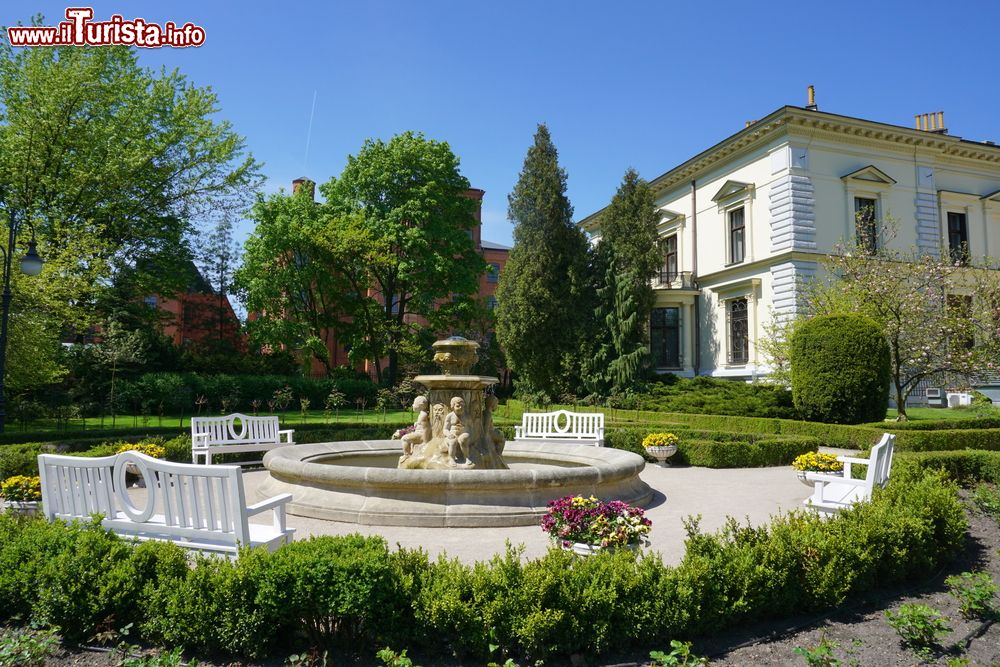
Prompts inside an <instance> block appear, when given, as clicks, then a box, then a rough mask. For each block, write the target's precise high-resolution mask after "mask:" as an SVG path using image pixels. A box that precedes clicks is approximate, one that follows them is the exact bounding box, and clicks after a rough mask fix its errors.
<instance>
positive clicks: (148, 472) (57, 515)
mask: <svg viewBox="0 0 1000 667" xmlns="http://www.w3.org/2000/svg"><path fill="white" fill-rule="evenodd" d="M128 468H131V469H132V470H138V472H139V473H140V474H141V475H142V476H143V478H144V479H145V481H146V487H145V489H136V490H134V491H133V492H131V494H134V495H135V496H139V497H140V498H139V500H142V499H141V496H145V504H142V503H141V502H140V504H141V505H142V506H141V507H140V506H138V505H136V502H135V501H136V498H134V497H133V495H130V492H129V490H128V489H127V488H126V486H125V474H126V471H127V469H128ZM38 469H39V471H40V474H41V482H42V508H43V511H44V513H45V516H46V518H47V519H49V520H50V521H51V520H53V519H63V520H67V521H72V520H74V519H83V520H89V519H90V516H91V515H92V514H94V513H100V514H103V515H104V519H103V520H102V525H103V526H104V527H105V528H106V529H108V530H110V531H113V532H115V533H118V534H119V535H122V536H125V537H134V538H136V539H140V540H147V539H159V540H168V541H171V542H176V543H177V544H180V545H181V546H184V547H188V548H194V549H200V550H206V551H220V552H224V553H230V554H235V553H236V552H237V550H238V548H239V545H249V546H266V547H268V548H269V549H274V548H276V547H277V546H278V545H280V544H283V543H285V542H289V541H291V538H292V533H293V532H294V531H293V529H290V528H287V527H286V525H285V505H286V504H287V503H288V502H289V501H290V500H291V499H292V497H291V495H289V494H282V495H280V496H275V497H273V498H269V499H267V500H265V501H263V502H260V503H257V504H256V505H250V506H249V507H248V506H247V505H246V498H245V495H244V490H243V477H242V470H241V469H240V467H239V466H220V465H215V466H210V465H194V464H188V463H171V462H168V461H161V460H159V459H154V458H151V457H149V456H146V455H144V454H140V453H138V452H122V453H121V454H117V455H115V456H105V457H100V458H84V457H78V456H58V455H55V454H42V455H40V456H39V457H38ZM267 510H271V511H272V521H271V524H270V525H266V524H255V523H250V522H249V517H251V516H254V515H256V514H260V513H262V512H265V511H267Z"/></svg>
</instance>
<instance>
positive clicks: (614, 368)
mask: <svg viewBox="0 0 1000 667" xmlns="http://www.w3.org/2000/svg"><path fill="white" fill-rule="evenodd" d="M656 220H657V215H656V205H655V203H654V200H653V192H652V190H651V189H650V187H649V184H648V183H646V181H644V180H643V179H641V178H639V174H638V173H636V171H635V170H634V169H629V170H628V171H626V172H625V177H624V178H623V179H622V184H621V185H620V186H619V187H618V191H617V192H616V193H615V196H614V198H612V200H611V204H610V205H609V206H608V208H607V210H606V211H605V212H604V214H603V215H602V216H601V241H600V244H599V250H598V253H597V254H598V257H599V259H600V261H599V262H596V263H595V265H596V266H597V267H598V269H599V270H601V277H602V281H601V285H600V286H599V287H598V289H597V299H598V304H597V308H596V309H595V319H596V324H597V332H598V333H597V335H596V336H595V348H596V349H595V352H594V354H593V356H592V357H590V358H589V361H588V363H587V385H588V388H589V389H590V390H591V391H595V392H596V393H598V394H625V393H628V392H629V391H631V390H634V389H636V388H637V386H638V385H639V384H640V383H641V382H642V380H643V377H644V376H645V374H646V372H647V370H648V368H649V361H650V359H649V326H648V325H649V314H650V311H651V310H652V307H653V288H652V282H651V281H652V279H653V276H655V275H656V271H657V269H658V268H659V262H660V257H659V252H658V249H657V233H656Z"/></svg>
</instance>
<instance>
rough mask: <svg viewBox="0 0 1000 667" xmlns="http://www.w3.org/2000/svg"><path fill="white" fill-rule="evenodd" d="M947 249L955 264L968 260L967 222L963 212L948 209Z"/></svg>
mask: <svg viewBox="0 0 1000 667" xmlns="http://www.w3.org/2000/svg"><path fill="white" fill-rule="evenodd" d="M948 251H949V252H950V253H951V261H953V262H955V263H956V264H965V263H966V262H968V261H969V224H968V221H967V220H966V217H965V214H964V213H955V212H953V211H948Z"/></svg>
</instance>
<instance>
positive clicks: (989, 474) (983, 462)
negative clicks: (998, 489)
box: [893, 449, 1000, 486]
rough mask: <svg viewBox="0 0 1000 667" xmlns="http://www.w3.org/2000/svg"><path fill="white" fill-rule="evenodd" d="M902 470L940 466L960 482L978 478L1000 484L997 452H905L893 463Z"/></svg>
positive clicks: (999, 453) (999, 465)
mask: <svg viewBox="0 0 1000 667" xmlns="http://www.w3.org/2000/svg"><path fill="white" fill-rule="evenodd" d="M893 468H894V469H893V472H894V473H895V472H896V471H897V470H899V469H903V470H911V469H912V470H921V471H922V470H940V471H943V472H944V473H945V474H946V475H947V476H948V477H949V478H950V479H952V480H954V481H956V482H958V483H959V484H961V485H962V486H972V485H974V484H975V483H977V482H991V483H993V484H1000V452H993V451H984V450H972V449H967V450H963V451H951V452H904V453H903V454H902V455H900V456H899V460H898V462H897V463H895V464H894V466H893Z"/></svg>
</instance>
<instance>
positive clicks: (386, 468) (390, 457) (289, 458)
mask: <svg viewBox="0 0 1000 667" xmlns="http://www.w3.org/2000/svg"><path fill="white" fill-rule="evenodd" d="M401 454H402V449H401V445H400V443H399V441H398V440H367V441H354V442H328V443H318V444H310V445H292V446H288V447H279V448H277V449H273V450H271V451H270V452H268V453H267V454H266V455H265V456H264V467H265V468H267V470H268V472H269V475H268V478H267V479H266V480H265V481H264V482H263V483H262V484H261V485H260V486H259V487H258V492H257V493H258V496H259V499H261V500H262V499H264V498H267V497H270V496H273V495H276V494H279V493H290V494H292V501H291V502H290V503H289V504H288V506H287V508H288V512H289V513H290V514H295V515H298V516H305V517H312V518H316V519H327V520H332V521H344V522H348V523H358V524H364V525H375V526H414V527H465V528H469V527H499V526H528V525H534V524H537V523H538V522H539V520H540V519H541V517H542V515H544V514H545V511H546V503H548V502H549V501H550V500H555V499H556V498H561V497H563V496H567V495H584V496H591V495H593V496H597V497H598V498H601V499H602V500H611V499H617V500H623V501H625V502H627V503H629V504H632V505H638V506H640V507H641V506H645V505H646V504H648V503H649V502H650V500H651V499H652V496H653V491H652V489H650V487H649V486H648V485H647V484H646V483H645V482H643V481H642V480H641V479H639V473H640V472H642V470H643V468H644V467H645V465H646V463H645V461H644V460H643V458H642V457H641V456H639V455H637V454H633V453H631V452H626V451H622V450H619V449H612V448H606V447H593V446H590V445H571V444H554V443H521V442H508V443H507V445H506V448H505V449H504V452H503V457H504V460H505V461H506V462H507V463H508V464H509V465H510V467H511V469H510V470H399V469H398V468H396V463H397V461H398V460H399V456H400V455H401Z"/></svg>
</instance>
